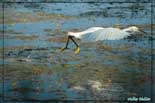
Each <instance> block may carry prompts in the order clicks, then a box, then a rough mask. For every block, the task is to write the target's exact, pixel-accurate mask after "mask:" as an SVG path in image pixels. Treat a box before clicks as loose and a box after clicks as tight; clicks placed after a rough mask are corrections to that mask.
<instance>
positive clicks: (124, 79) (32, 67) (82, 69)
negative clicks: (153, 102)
mask: <svg viewBox="0 0 155 103" xmlns="http://www.w3.org/2000/svg"><path fill="white" fill-rule="evenodd" d="M150 10H151V8H150V3H145V4H143V3H138V4H136V3H113V4H111V3H105V5H103V4H102V3H95V4H93V3H72V4H70V3H36V4H35V3H34V4H33V5H32V4H30V3H25V4H16V3H14V4H10V5H9V4H6V5H5V9H4V12H5V15H4V16H5V24H4V26H5V28H4V31H5V34H4V37H5V39H1V40H0V42H1V43H0V47H1V49H0V50H1V51H2V47H3V45H4V57H5V58H4V64H5V65H4V86H5V87H4V91H5V93H4V96H5V100H8V101H13V100H19V101H28V100H30V101H51V100H58V99H59V100H127V98H128V97H132V96H136V97H140V96H143V97H149V98H150V97H151V95H150V94H151V92H150V87H151V85H150V81H151V75H150V73H151V40H150V36H151V35H150V32H151V31H150V30H151V29H150V28H151V26H150V25H151V21H150V18H151V12H150ZM12 15H14V16H15V17H12ZM23 15H24V16H23ZM130 25H136V26H138V27H139V28H140V29H141V30H143V31H145V32H147V33H146V34H141V36H138V37H137V38H134V39H126V40H116V41H99V42H90V43H82V42H81V41H80V40H77V41H78V43H79V44H80V47H81V51H80V53H79V54H74V48H75V47H74V44H73V43H70V45H69V48H70V49H68V50H66V51H64V52H59V49H60V48H61V47H63V46H64V45H65V40H64V39H65V38H66V35H65V32H64V31H69V30H73V31H82V30H84V29H86V28H88V27H93V26H102V27H120V28H125V27H128V26H130ZM1 27H2V24H1ZM1 31H2V28H1ZM1 33H2V32H1ZM66 39H67V38H66ZM3 40H4V44H2V42H3ZM153 49H154V48H153ZM0 56H1V57H2V54H1V55H0ZM0 64H1V67H2V64H3V60H2V59H1V60H0ZM1 72H2V71H1ZM1 81H2V80H1ZM1 84H2V82H1ZM0 90H2V85H1V87H0ZM1 95H2V92H0V96H1ZM1 97H2V96H1Z"/></svg>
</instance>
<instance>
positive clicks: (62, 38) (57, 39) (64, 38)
mask: <svg viewBox="0 0 155 103" xmlns="http://www.w3.org/2000/svg"><path fill="white" fill-rule="evenodd" d="M66 40H67V38H66V37H59V38H48V41H49V42H66Z"/></svg>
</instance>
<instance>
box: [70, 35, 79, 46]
mask: <svg viewBox="0 0 155 103" xmlns="http://www.w3.org/2000/svg"><path fill="white" fill-rule="evenodd" d="M70 39H71V40H72V41H73V43H74V44H75V45H76V47H79V45H78V44H77V43H76V42H75V40H74V39H73V38H72V37H71V36H70Z"/></svg>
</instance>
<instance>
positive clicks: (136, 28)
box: [128, 26, 139, 32]
mask: <svg viewBox="0 0 155 103" xmlns="http://www.w3.org/2000/svg"><path fill="white" fill-rule="evenodd" d="M128 30H129V31H132V32H138V31H139V28H138V27H136V26H131V27H129V28H128Z"/></svg>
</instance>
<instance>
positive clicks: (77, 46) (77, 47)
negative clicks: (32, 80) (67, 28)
mask: <svg viewBox="0 0 155 103" xmlns="http://www.w3.org/2000/svg"><path fill="white" fill-rule="evenodd" d="M70 39H71V40H72V41H73V42H74V44H75V45H76V49H75V51H74V52H75V54H78V53H79V52H80V47H79V45H78V44H77V43H76V42H75V40H74V39H73V38H72V37H70Z"/></svg>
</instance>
